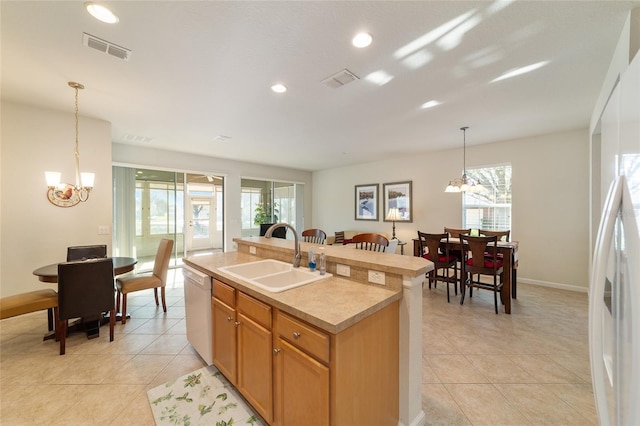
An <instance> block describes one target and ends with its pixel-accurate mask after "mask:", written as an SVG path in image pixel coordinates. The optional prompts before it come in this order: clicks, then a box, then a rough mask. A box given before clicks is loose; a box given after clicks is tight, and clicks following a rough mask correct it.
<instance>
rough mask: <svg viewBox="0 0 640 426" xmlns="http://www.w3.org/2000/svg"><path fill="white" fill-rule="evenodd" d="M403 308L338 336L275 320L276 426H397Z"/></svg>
mask: <svg viewBox="0 0 640 426" xmlns="http://www.w3.org/2000/svg"><path fill="white" fill-rule="evenodd" d="M398 309H399V305H398V302H394V303H393V304H391V305H389V306H387V307H386V308H384V309H382V310H380V311H378V312H376V313H373V314H372V315H370V316H368V317H366V318H364V319H362V320H360V321H358V322H356V323H355V324H353V325H352V326H351V327H348V328H347V329H345V330H344V331H342V332H340V333H338V334H329V333H326V332H324V331H322V330H320V329H318V328H317V327H314V326H312V325H310V324H307V323H305V322H304V321H302V320H300V319H298V318H295V317H293V316H291V315H288V314H286V313H283V312H280V311H276V312H275V314H274V317H275V324H274V353H275V357H276V362H275V364H274V365H275V367H274V376H275V379H274V380H275V386H274V391H275V395H274V403H275V411H274V424H275V425H278V426H291V425H300V424H305V425H329V424H331V425H361V424H362V425H365V424H366V425H371V426H373V425H381V426H382V425H384V426H386V425H394V426H395V425H397V424H398V417H399V400H398V390H399V388H398V387H399V382H398V380H399V349H398V347H399V346H398V345H399V329H398V327H399V311H398Z"/></svg>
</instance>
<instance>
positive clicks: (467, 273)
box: [460, 234, 510, 314]
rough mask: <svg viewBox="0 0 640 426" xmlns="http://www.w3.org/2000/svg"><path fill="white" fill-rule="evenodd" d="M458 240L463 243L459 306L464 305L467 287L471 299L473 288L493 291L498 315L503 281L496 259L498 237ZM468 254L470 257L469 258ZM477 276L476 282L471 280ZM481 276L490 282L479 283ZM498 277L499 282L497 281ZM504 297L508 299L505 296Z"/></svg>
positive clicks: (501, 268) (499, 261)
mask: <svg viewBox="0 0 640 426" xmlns="http://www.w3.org/2000/svg"><path fill="white" fill-rule="evenodd" d="M460 239H461V240H462V242H463V243H465V244H466V245H465V248H464V249H463V250H462V252H463V262H462V279H463V282H462V283H461V284H462V288H461V290H460V291H461V292H462V296H461V297H460V304H461V305H462V304H463V303H464V295H465V293H466V288H467V287H469V297H473V288H474V287H476V288H481V289H485V290H491V291H493V301H494V305H495V310H496V314H497V313H498V293H500V300H501V301H502V302H503V303H504V301H503V300H502V279H503V271H504V268H503V262H502V260H500V259H498V257H497V256H496V254H497V245H496V244H497V242H498V237H497V236H495V235H494V236H492V237H472V236H470V235H464V234H462V235H460ZM485 253H489V256H485ZM469 254H470V256H469ZM474 275H477V277H478V278H477V280H474V279H473V276H474ZM482 275H488V276H491V277H492V282H488V283H487V282H483V281H481V279H480V278H481V276H482ZM498 277H499V278H500V280H499V281H498ZM505 297H510V296H509V295H506V296H505Z"/></svg>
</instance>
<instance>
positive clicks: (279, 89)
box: [271, 83, 287, 93]
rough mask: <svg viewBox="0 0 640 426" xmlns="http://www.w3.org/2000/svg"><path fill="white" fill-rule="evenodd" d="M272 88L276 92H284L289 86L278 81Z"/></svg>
mask: <svg viewBox="0 0 640 426" xmlns="http://www.w3.org/2000/svg"><path fill="white" fill-rule="evenodd" d="M271 90H273V91H274V92H276V93H284V92H286V91H287V86H285V85H284V84H280V83H277V84H274V85H273V86H271Z"/></svg>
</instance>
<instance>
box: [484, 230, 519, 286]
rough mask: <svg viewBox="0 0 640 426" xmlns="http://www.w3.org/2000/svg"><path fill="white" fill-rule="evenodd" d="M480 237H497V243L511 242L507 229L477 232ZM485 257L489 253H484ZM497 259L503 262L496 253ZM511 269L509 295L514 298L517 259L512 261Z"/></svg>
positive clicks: (516, 279)
mask: <svg viewBox="0 0 640 426" xmlns="http://www.w3.org/2000/svg"><path fill="white" fill-rule="evenodd" d="M478 232H479V233H480V236H483V235H484V236H487V237H491V236H494V235H495V236H496V237H498V241H511V230H509V229H507V230H506V231H490V230H488V229H480V230H479V231H478ZM485 256H488V257H490V256H491V255H490V254H489V253H485ZM497 256H498V259H500V260H503V257H504V256H503V255H502V253H498V255H497ZM512 265H513V266H512V268H511V294H512V295H513V297H514V298H515V297H516V292H517V288H518V259H513V260H512Z"/></svg>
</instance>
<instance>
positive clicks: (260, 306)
mask: <svg viewBox="0 0 640 426" xmlns="http://www.w3.org/2000/svg"><path fill="white" fill-rule="evenodd" d="M237 309H238V311H239V312H242V313H243V314H244V315H246V316H247V317H249V318H251V319H252V320H254V321H255V322H257V323H258V324H260V325H261V326H263V327H264V328H266V329H268V330H271V307H270V306H269V305H265V304H264V303H262V302H260V301H259V300H256V299H254V298H253V297H251V296H248V295H246V294H244V293H242V292H238V306H237Z"/></svg>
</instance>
